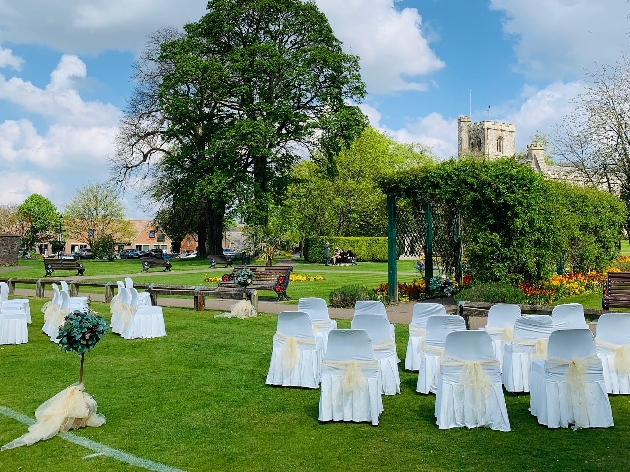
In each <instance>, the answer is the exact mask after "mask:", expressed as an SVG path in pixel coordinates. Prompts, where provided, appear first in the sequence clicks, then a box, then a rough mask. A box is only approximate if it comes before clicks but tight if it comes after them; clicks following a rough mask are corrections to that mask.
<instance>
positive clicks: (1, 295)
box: [0, 282, 32, 323]
mask: <svg viewBox="0 0 630 472" xmlns="http://www.w3.org/2000/svg"><path fill="white" fill-rule="evenodd" d="M2 308H4V309H7V310H13V309H14V308H17V309H19V310H21V311H23V312H24V313H26V318H27V322H28V323H31V321H32V320H31V306H30V305H29V300H28V298H12V299H11V300H9V285H8V284H7V283H6V282H0V309H2Z"/></svg>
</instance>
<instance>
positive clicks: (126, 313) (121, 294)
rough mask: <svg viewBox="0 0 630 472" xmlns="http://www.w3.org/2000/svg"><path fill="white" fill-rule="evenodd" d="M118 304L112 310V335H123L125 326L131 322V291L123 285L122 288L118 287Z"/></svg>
mask: <svg viewBox="0 0 630 472" xmlns="http://www.w3.org/2000/svg"><path fill="white" fill-rule="evenodd" d="M116 296H117V297H118V302H117V303H115V304H114V307H113V308H112V307H111V306H110V308H112V318H111V322H110V326H111V328H112V333H116V334H121V333H122V332H123V329H125V325H126V324H128V323H129V322H131V315H132V311H133V310H132V308H131V294H130V293H129V290H127V289H126V288H125V286H124V285H122V288H121V287H120V286H118V294H117V295H116Z"/></svg>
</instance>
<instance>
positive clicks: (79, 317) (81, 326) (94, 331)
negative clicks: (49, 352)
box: [57, 310, 109, 384]
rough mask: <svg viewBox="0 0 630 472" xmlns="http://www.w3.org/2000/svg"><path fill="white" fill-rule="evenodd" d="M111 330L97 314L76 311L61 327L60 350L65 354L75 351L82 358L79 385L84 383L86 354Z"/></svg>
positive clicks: (68, 316) (69, 315) (71, 313)
mask: <svg viewBox="0 0 630 472" xmlns="http://www.w3.org/2000/svg"><path fill="white" fill-rule="evenodd" d="M108 329H109V324H108V323H107V321H105V319H104V318H102V317H100V316H98V314H97V313H94V312H88V311H81V310H75V311H73V312H70V313H68V315H66V317H65V319H64V322H63V325H62V326H60V327H59V334H58V335H57V339H58V340H59V348H60V349H61V350H62V351H64V352H70V351H74V352H76V353H77V354H79V355H80V356H81V368H80V370H79V384H82V383H83V362H84V360H85V353H86V352H88V351H91V350H92V349H94V347H95V346H96V343H98V342H99V341H100V340H101V338H102V337H103V335H104V334H105V333H106V332H107V330H108Z"/></svg>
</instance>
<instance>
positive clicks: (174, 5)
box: [0, 0, 630, 218]
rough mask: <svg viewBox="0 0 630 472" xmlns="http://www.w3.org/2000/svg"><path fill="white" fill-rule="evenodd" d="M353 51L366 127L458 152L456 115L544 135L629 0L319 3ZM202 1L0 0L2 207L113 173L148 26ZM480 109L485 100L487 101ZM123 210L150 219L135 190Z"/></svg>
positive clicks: (605, 57) (193, 11) (182, 15)
mask: <svg viewBox="0 0 630 472" xmlns="http://www.w3.org/2000/svg"><path fill="white" fill-rule="evenodd" d="M316 3H317V4H318V6H319V7H320V9H321V10H322V11H324V13H326V15H327V16H328V18H329V21H330V23H331V25H332V27H333V30H334V31H335V34H336V35H337V37H338V38H339V39H341V40H342V41H343V43H344V47H345V48H346V50H347V51H349V52H352V53H354V54H358V55H359V56H360V57H361V66H362V75H363V78H364V80H365V81H366V83H367V88H368V92H369V94H368V97H367V98H366V100H365V102H364V103H363V104H362V105H361V106H362V108H363V110H364V112H365V113H366V114H367V115H368V117H369V118H370V121H371V123H372V125H373V126H375V127H377V128H378V129H380V130H382V131H384V132H386V133H387V134H389V135H390V136H391V137H393V138H394V139H396V140H398V141H400V142H409V141H418V142H422V143H424V144H426V145H429V146H431V147H432V148H433V149H434V152H435V153H436V154H437V155H438V156H440V157H441V158H447V157H449V156H451V155H453V154H454V153H455V152H456V147H457V135H456V127H457V117H458V116H459V115H462V114H465V115H467V114H468V113H469V93H470V91H471V90H472V115H473V120H474V121H478V120H482V119H488V118H490V119H492V120H497V121H506V122H511V123H515V124H516V130H517V148H518V149H522V148H524V147H525V146H526V144H527V143H528V141H529V138H530V136H531V135H532V134H533V133H535V132H537V131H540V132H544V133H552V132H553V127H554V125H555V124H557V123H559V122H560V120H561V119H562V117H563V116H564V115H565V114H567V113H568V112H570V111H571V109H572V107H573V105H572V102H571V101H572V100H573V99H574V98H575V97H576V96H577V95H578V94H579V93H580V92H581V91H583V90H584V87H585V83H586V82H587V80H588V79H587V75H586V74H587V73H588V72H589V71H593V70H596V69H597V68H598V64H599V65H601V64H612V63H614V62H615V61H616V60H618V59H619V58H620V57H621V56H622V54H624V53H625V54H628V53H629V52H630V51H629V49H630V47H629V46H630V37H629V36H628V33H629V32H630V21H629V18H628V14H629V13H630V3H628V2H627V1H626V0H605V1H604V0H527V1H523V0H400V1H394V0H316ZM205 5H206V1H205V0H0V175H2V180H1V183H0V203H12V202H14V203H20V202H22V201H23V200H24V199H25V198H26V197H28V196H29V195H30V194H31V193H34V192H38V193H41V194H43V195H45V196H46V197H48V198H50V199H51V200H52V201H53V203H55V204H56V205H57V206H58V207H59V209H60V210H61V211H63V206H64V204H65V203H66V202H67V201H68V200H69V198H70V197H71V196H72V195H73V193H74V191H75V190H76V188H78V187H79V186H81V185H83V184H85V183H86V182H88V181H92V182H94V181H102V180H105V179H106V178H107V176H108V166H109V163H108V160H107V157H108V156H111V155H112V154H113V152H114V137H115V134H116V127H117V123H118V120H119V119H120V117H121V115H122V113H123V111H124V108H125V104H126V100H127V98H128V97H129V95H130V93H131V87H132V84H131V83H130V82H129V77H130V75H131V70H132V68H131V67H132V63H133V61H134V59H135V57H136V56H137V54H138V53H139V52H140V51H141V50H142V48H143V46H144V43H145V40H146V36H147V35H149V34H150V33H152V32H153V31H155V30H157V29H159V28H161V27H164V26H174V27H181V26H182V25H184V24H185V23H186V22H190V21H196V20H198V19H199V18H200V17H201V16H202V15H203V13H204V10H205ZM488 107H490V109H489V110H488ZM124 198H125V203H126V205H127V216H128V217H130V218H139V217H145V216H147V217H150V216H152V215H151V212H150V211H146V210H143V209H141V208H140V206H139V204H138V202H137V199H136V193H135V191H134V190H133V189H130V190H129V191H127V192H126V193H125V196H124Z"/></svg>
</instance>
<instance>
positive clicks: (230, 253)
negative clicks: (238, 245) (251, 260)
mask: <svg viewBox="0 0 630 472" xmlns="http://www.w3.org/2000/svg"><path fill="white" fill-rule="evenodd" d="M223 255H224V256H229V257H231V258H232V259H234V258H235V257H237V256H238V255H239V254H238V252H236V251H235V250H234V249H232V248H231V247H224V248H223Z"/></svg>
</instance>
